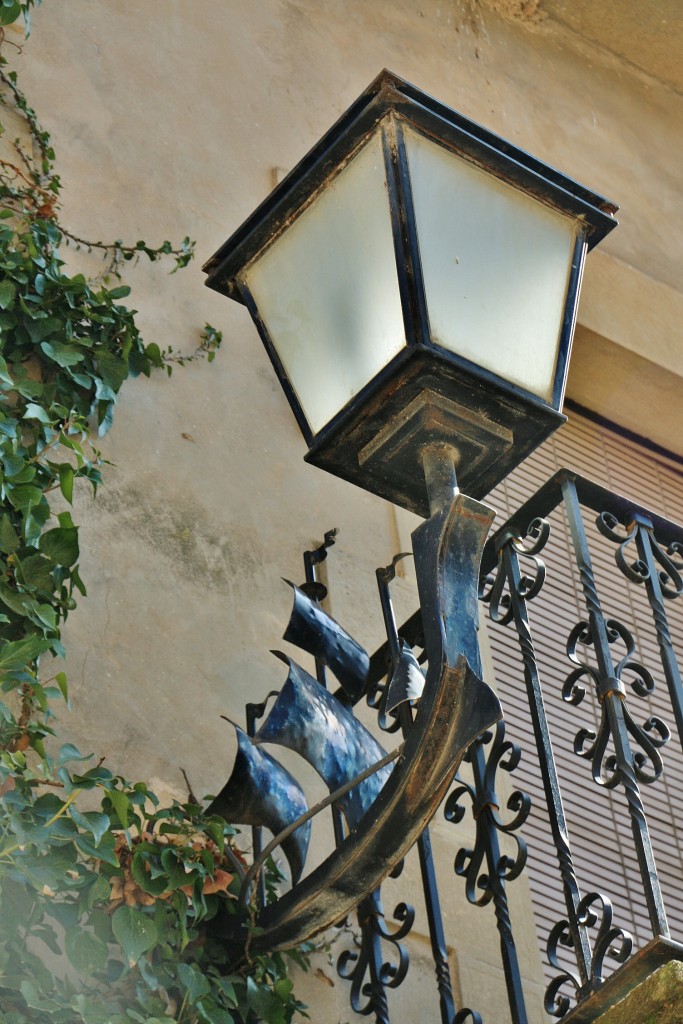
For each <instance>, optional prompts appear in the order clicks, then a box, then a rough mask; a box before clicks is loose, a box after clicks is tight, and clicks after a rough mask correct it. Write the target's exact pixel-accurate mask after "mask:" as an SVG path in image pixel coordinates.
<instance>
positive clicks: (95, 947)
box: [64, 924, 108, 978]
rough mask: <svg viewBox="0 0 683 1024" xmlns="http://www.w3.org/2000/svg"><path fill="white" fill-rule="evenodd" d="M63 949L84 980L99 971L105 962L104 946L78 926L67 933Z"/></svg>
mask: <svg viewBox="0 0 683 1024" xmlns="http://www.w3.org/2000/svg"><path fill="white" fill-rule="evenodd" d="M64 948H65V949H66V955H67V956H68V958H69V960H70V961H71V964H72V966H73V967H75V969H76V970H77V971H78V973H79V974H81V975H82V976H83V977H85V978H91V977H92V975H93V974H95V973H96V972H97V971H101V970H102V968H103V967H104V965H105V963H106V962H107V956H108V950H107V947H106V946H105V944H104V943H103V942H102V941H101V940H100V939H98V938H97V936H96V935H94V934H93V932H91V931H90V930H89V929H88V930H86V929H85V928H83V927H82V926H81V925H80V924H79V925H77V926H76V927H75V928H72V929H70V930H69V931H67V933H66V935H65V937H64Z"/></svg>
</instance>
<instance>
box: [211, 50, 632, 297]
mask: <svg viewBox="0 0 683 1024" xmlns="http://www.w3.org/2000/svg"><path fill="white" fill-rule="evenodd" d="M391 111H394V112H395V113H396V114H398V115H399V116H401V117H402V118H404V119H405V120H406V121H408V122H409V123H411V124H413V125H414V126H415V127H416V128H417V129H418V130H419V131H421V132H422V133H423V134H425V135H427V136H428V137H430V138H432V139H433V140H434V141H436V142H438V143H440V144H442V145H444V146H446V147H447V148H448V149H450V150H451V151H453V152H456V153H458V154H459V155H461V156H462V157H463V158H465V159H467V160H469V161H471V162H472V163H473V164H475V165H477V166H480V167H483V168H484V169H487V170H488V171H489V172H490V173H492V174H493V175H495V176H496V177H498V178H500V179H501V180H503V181H506V182H508V183H509V184H512V185H514V186H516V187H517V188H520V189H521V190H523V191H525V192H527V193H528V194H529V195H531V196H534V197H535V198H537V199H538V200H540V201H541V202H544V203H546V204H548V205H550V206H552V207H554V208H555V209H559V210H562V211H564V212H565V213H568V214H569V215H570V216H573V217H574V218H575V219H577V220H581V221H583V222H584V224H585V230H586V242H587V245H588V248H589V249H590V248H592V247H593V246H594V245H596V244H597V243H598V242H599V241H600V240H601V239H602V238H604V237H605V235H606V234H607V233H608V232H609V231H611V230H612V228H614V227H615V226H616V223H617V221H616V220H615V218H614V214H615V213H616V211H617V210H618V207H617V206H616V204H615V203H613V202H611V201H610V200H608V199H605V198H604V197H603V196H600V195H598V194H597V193H596V192H594V191H592V190H591V189H588V188H585V187H584V186H583V185H580V184H579V183H578V182H576V181H574V180H573V179H572V178H569V177H567V175H565V174H562V173H561V172H560V171H558V170H556V169H555V168H553V167H550V166H549V165H548V164H544V163H543V162H542V161H540V160H537V159H536V158H535V157H533V156H531V155H530V154H529V153H527V152H525V151H524V150H522V149H519V148H518V147H517V146H515V145H513V143H511V142H508V141H507V140H505V139H503V138H501V137H500V136H498V135H495V134H494V133H493V132H491V131H489V130H488V129H486V128H483V127H482V126H481V125H479V124H476V123H475V122H474V121H471V120H470V119H469V118H467V117H465V116H464V115H463V114H460V113H458V112H457V111H456V110H453V109H452V108H450V107H448V106H446V105H445V104H443V103H440V102H439V101H438V100H435V99H434V98H433V97H431V96H429V95H428V94H427V93H425V92H423V91H422V90H421V89H418V88H417V87H416V86H414V85H411V84H410V83H409V82H406V81H405V80H404V79H402V78H399V77H398V76H397V75H395V74H393V73H392V72H391V71H387V70H384V71H382V72H380V74H379V75H378V76H377V78H375V80H374V81H373V82H372V83H371V84H370V85H369V86H368V88H367V89H366V90H365V91H364V92H363V93H362V94H361V95H360V96H359V97H358V99H357V100H356V101H355V103H353V104H352V105H351V106H350V107H349V108H348V110H346V111H345V112H344V113H343V114H342V115H341V117H340V118H339V120H338V121H337V122H336V123H335V124H334V125H333V126H332V127H331V128H330V129H329V131H327V132H326V133H325V135H323V137H322V138H321V139H320V140H319V141H318V142H317V143H316V144H315V145H314V146H313V148H312V149H311V150H310V151H309V152H308V153H307V154H306V156H305V157H304V158H303V159H302V160H300V161H299V163H298V164H297V165H296V166H295V167H294V168H293V170H292V171H290V173H289V174H288V175H287V176H286V177H285V178H284V179H283V180H282V181H281V182H280V184H279V185H277V187H276V188H275V189H274V190H273V191H272V192H271V193H270V195H269V196H268V197H267V198H266V199H265V200H264V201H263V202H262V203H261V204H260V206H258V207H257V209H256V210H255V211H254V212H253V213H252V214H251V216H249V217H248V218H247V219H246V220H245V221H244V223H243V224H242V225H241V227H239V228H238V229H237V231H235V232H234V234H233V235H232V236H231V237H230V238H229V239H228V240H227V241H226V242H225V243H224V244H223V245H222V246H221V247H220V248H219V249H218V250H217V252H216V253H214V255H213V256H212V257H211V258H210V259H209V260H208V261H207V262H206V264H205V265H204V271H205V272H206V274H207V275H208V277H207V281H206V284H207V285H208V286H209V287H210V288H213V289H215V290H216V291H219V292H222V293H223V294H225V295H228V296H229V297H230V298H234V299H237V300H239V301H241V296H240V294H239V290H238V289H237V288H236V286H235V279H236V277H237V275H238V274H239V273H240V272H241V270H242V269H243V268H244V267H245V266H246V265H247V264H248V263H250V262H251V260H252V259H254V257H255V256H257V255H258V253H259V252H260V251H261V250H262V249H263V248H264V246H265V245H267V244H268V243H269V242H270V241H272V240H273V239H274V238H275V237H277V235H278V234H280V233H281V232H282V231H283V230H284V229H285V227H286V226H287V224H288V223H289V222H290V221H291V220H292V219H293V218H294V217H296V216H297V215H298V213H299V212H300V211H301V210H302V209H303V208H304V207H305V206H307V205H308V203H309V202H310V201H311V200H312V199H313V198H314V197H315V196H316V195H317V194H318V193H319V191H320V190H321V189H322V187H323V186H324V185H325V184H326V183H327V182H328V181H329V179H330V178H332V177H334V175H335V174H336V173H337V172H338V170H339V169H340V167H342V166H344V164H345V163H346V162H347V161H348V159H349V158H350V156H352V155H353V153H354V152H355V151H356V150H357V149H358V147H359V145H360V144H361V143H362V142H363V141H364V140H365V139H366V138H367V136H368V135H369V134H370V132H371V131H372V130H373V128H374V127H375V125H376V124H377V123H378V122H379V121H380V120H381V119H382V118H383V117H385V116H386V115H387V114H388V113H390V112H391Z"/></svg>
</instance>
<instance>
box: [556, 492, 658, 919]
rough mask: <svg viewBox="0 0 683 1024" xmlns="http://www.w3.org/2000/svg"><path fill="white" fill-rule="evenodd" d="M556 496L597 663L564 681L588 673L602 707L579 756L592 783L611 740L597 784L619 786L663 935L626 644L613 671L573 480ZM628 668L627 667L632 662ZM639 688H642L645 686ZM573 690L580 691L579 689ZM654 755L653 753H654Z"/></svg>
mask: <svg viewBox="0 0 683 1024" xmlns="http://www.w3.org/2000/svg"><path fill="white" fill-rule="evenodd" d="M562 494H563V499H564V506H565V509H566V512H567V517H568V520H569V529H570V533H571V538H572V544H573V547H574V555H575V558H576V563H577V566H578V570H579V578H580V581H581V587H582V590H583V595H584V600H585V604H586V609H587V611H588V621H587V622H582V623H580V624H579V627H580V628H581V631H582V632H581V634H580V635H582V636H583V637H585V639H586V641H587V640H588V639H590V641H591V643H592V645H593V647H594V650H595V656H596V661H597V669H592V668H590V667H588V668H587V667H586V666H580V668H579V670H578V672H579V674H578V675H577V670H575V671H574V672H573V673H571V675H570V677H569V678H570V679H573V683H572V684H571V689H573V687H574V684H575V683H576V682H577V681H578V679H579V678H580V677H582V676H585V675H590V676H591V678H592V679H593V682H594V683H595V691H596V697H597V699H598V701H599V703H600V704H601V705H602V719H603V721H602V723H601V726H600V728H599V730H598V733H597V735H596V736H595V740H594V743H591V745H590V747H589V748H588V749H587V750H586V751H585V756H587V757H590V758H591V761H592V764H593V766H594V767H593V778H594V779H595V781H596V782H597V781H598V779H597V778H596V771H595V764H596V761H598V762H599V763H600V765H602V763H603V755H604V751H605V749H606V745H607V742H608V740H611V741H612V743H613V745H614V754H613V755H610V756H609V757H608V758H607V759H605V760H604V767H605V770H606V781H605V780H603V784H605V785H608V786H610V788H612V787H613V786H616V785H617V784H621V785H622V786H623V788H624V794H625V796H626V801H627V805H628V812H629V816H630V820H631V831H632V834H633V842H634V846H635V850H636V855H637V858H638V866H639V869H640V876H641V881H642V884H643V891H644V894H645V900H646V903H647V908H648V914H649V917H650V923H651V926H652V931H653V935H655V936H662V937H668V936H669V928H668V924H667V920H666V913H665V910H664V901H663V898H662V892H661V887H660V884H659V879H658V877H657V867H656V864H655V857H654V852H653V849H652V841H651V839H650V833H649V829H648V825H647V819H646V817H645V810H644V807H643V801H642V798H641V795H640V790H639V788H638V781H639V777H640V780H641V781H652V779H651V778H650V776H651V775H652V773H647V774H648V778H647V779H644V778H643V777H642V776H643V765H644V762H643V760H642V759H636V757H635V756H634V753H633V750H632V748H631V744H630V742H629V733H630V734H631V735H632V736H634V738H636V739H637V740H638V742H641V737H642V735H645V734H644V732H643V731H642V730H639V728H638V727H637V726H636V727H635V730H636V732H635V734H634V727H633V726H634V723H633V721H632V719H631V718H630V715H629V716H628V719H627V716H626V713H625V700H624V699H625V696H626V688H625V686H624V684H623V682H622V680H621V678H620V677H619V676H617V669H619V670H620V672H623V671H624V668H625V667H626V666H627V665H628V664H629V661H628V658H629V654H628V645H627V655H626V658H622V659H621V661H620V662H619V663H618V665H617V666H616V667H615V665H614V663H613V660H612V654H611V650H610V647H611V644H612V643H613V642H614V640H615V639H616V637H621V638H622V639H624V637H623V633H621V632H619V631H617V630H616V623H615V622H614V620H606V619H605V617H604V615H603V612H602V608H601V605H600V599H599V596H598V591H597V586H596V583H595V576H594V573H593V566H592V563H591V558H590V550H589V547H588V540H587V537H586V532H585V529H584V525H583V518H582V515H581V507H580V504H579V498H578V494H577V491H576V484H575V482H574V480H572V479H571V478H565V479H564V480H563V482H562ZM579 627H575V629H574V630H573V631H572V634H571V636H574V634H576V632H577V629H578V628H579ZM615 634H616V636H615ZM570 639H571V638H570ZM630 667H631V668H633V663H632V662H631V665H630ZM636 674H637V676H638V678H639V679H640V680H641V681H642V680H643V679H644V678H645V677H644V676H642V674H640V673H636ZM643 685H644V687H645V689H646V690H647V683H645V684H643ZM566 686H567V684H565V689H566ZM579 689H583V688H582V687H580V688H579ZM635 690H636V693H638V688H637V687H635ZM578 692H579V691H576V693H575V694H573V696H574V698H575V699H574V700H573V701H572V703H580V701H581V700H582V699H583V695H581V696H580V697H579V696H578ZM584 692H585V691H584ZM629 720H630V721H629ZM603 723H604V724H603ZM651 728H656V726H655V725H654V724H653V725H652V726H651ZM591 735H592V733H591V731H590V730H582V731H581V732H580V733H579V734H578V736H577V742H579V748H580V751H581V750H583V742H584V741H585V739H588V738H589V737H590V736H591ZM579 737H583V738H582V740H581V741H579ZM660 738H661V737H660ZM650 743H652V740H650ZM603 745H604V746H603ZM641 745H642V743H641ZM660 745H661V744H660ZM653 746H654V747H655V748H656V746H657V744H656V743H655V744H653ZM643 750H644V751H645V752H646V755H647V756H649V754H647V747H643ZM654 753H655V754H656V749H655V751H654ZM651 760H652V758H651ZM652 763H653V769H654V774H655V777H656V761H652ZM601 771H602V769H601ZM600 777H602V776H600Z"/></svg>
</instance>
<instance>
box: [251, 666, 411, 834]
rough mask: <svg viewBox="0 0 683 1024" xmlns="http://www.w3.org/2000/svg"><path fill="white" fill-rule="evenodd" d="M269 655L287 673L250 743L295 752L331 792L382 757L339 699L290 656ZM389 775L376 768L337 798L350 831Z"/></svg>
mask: <svg viewBox="0 0 683 1024" xmlns="http://www.w3.org/2000/svg"><path fill="white" fill-rule="evenodd" d="M273 654H275V655H276V656H277V657H279V658H281V659H282V660H283V661H284V662H285V664H287V665H289V674H288V676H287V681H286V683H285V685H284V686H283V688H282V690H281V691H280V694H279V696H278V698H277V700H276V701H275V703H274V705H273V707H272V708H271V711H270V713H269V715H268V717H267V718H266V720H265V722H264V723H263V725H262V726H261V728H260V729H259V731H258V732H257V734H256V736H255V737H254V741H255V743H279V744H280V745H281V746H284V747H288V748H289V749H290V750H295V751H296V752H297V753H298V754H300V755H301V756H302V757H303V758H305V759H306V761H308V763H309V764H310V765H312V767H313V768H315V770H316V771H317V772H318V774H319V775H320V776H321V777H322V779H323V780H324V781H325V783H326V785H327V787H328V788H329V790H330V792H331V793H332V792H334V791H335V790H337V789H339V788H340V787H341V786H343V785H344V784H345V783H347V782H350V781H351V780H352V779H354V778H355V777H356V776H357V775H359V774H360V773H361V772H363V771H365V769H366V768H370V767H371V766H372V765H373V764H376V763H377V762H378V761H380V760H381V759H382V758H383V757H384V756H385V755H386V751H385V750H384V749H383V748H382V747H381V746H380V744H379V743H378V742H377V740H376V739H375V738H374V736H373V735H372V733H370V732H368V730H367V729H366V728H365V726H364V725H362V724H361V723H360V722H359V721H358V719H357V718H356V717H355V716H354V714H353V713H352V712H351V711H350V710H349V709H348V708H347V707H345V706H344V705H343V704H342V703H341V701H339V700H337V698H336V697H335V696H334V695H333V694H331V693H329V691H328V690H326V689H325V687H324V686H321V685H320V683H319V682H318V681H317V680H316V679H314V678H313V676H311V675H309V674H308V672H306V671H305V669H303V668H302V667H301V666H300V665H298V664H297V663H296V662H295V661H294V660H293V659H292V658H288V657H287V655H285V654H282V653H281V652H280V651H273ZM390 774H391V768H389V767H385V768H380V769H379V770H378V771H377V772H375V773H374V774H373V775H371V776H370V777H369V778H367V779H364V780H363V781H362V782H359V783H358V785H357V786H354V787H353V789H351V790H350V791H349V792H348V793H346V795H345V796H342V797H340V799H339V801H338V803H339V807H340V808H341V810H342V811H343V813H344V816H345V818H346V820H347V822H348V825H349V827H350V828H354V827H355V826H356V825H357V824H358V823H359V822H360V820H361V818H362V817H363V815H364V814H365V812H366V811H367V810H368V809H369V808H370V807H371V806H372V804H373V803H374V802H375V800H376V799H377V797H378V796H379V794H380V792H381V790H382V787H383V786H384V784H385V783H386V781H387V779H388V778H389V775H390Z"/></svg>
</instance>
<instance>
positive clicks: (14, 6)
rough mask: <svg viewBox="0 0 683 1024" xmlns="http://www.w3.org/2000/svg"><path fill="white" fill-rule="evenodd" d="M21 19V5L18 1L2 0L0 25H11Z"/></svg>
mask: <svg viewBox="0 0 683 1024" xmlns="http://www.w3.org/2000/svg"><path fill="white" fill-rule="evenodd" d="M20 17H21V4H20V2H19V0H3V4H2V7H0V25H11V24H12V22H14V21H18V20H19V18H20Z"/></svg>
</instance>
